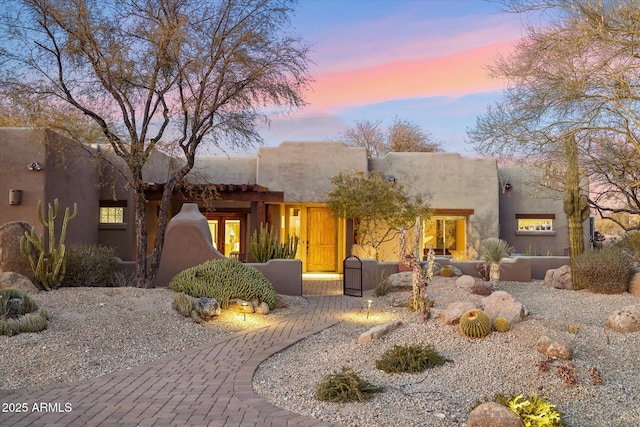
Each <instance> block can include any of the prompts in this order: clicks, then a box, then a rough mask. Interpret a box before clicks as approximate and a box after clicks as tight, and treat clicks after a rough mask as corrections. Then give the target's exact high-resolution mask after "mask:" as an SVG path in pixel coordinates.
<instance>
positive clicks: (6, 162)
mask: <svg viewBox="0 0 640 427" xmlns="http://www.w3.org/2000/svg"><path fill="white" fill-rule="evenodd" d="M33 163H37V164H38V167H36V168H33V167H32V169H33V170H29V169H28V167H27V166H29V165H31V164H33ZM37 169H40V170H37ZM97 188H98V173H97V171H96V168H95V165H94V164H93V163H92V161H91V155H90V154H89V152H87V151H86V150H85V149H82V148H80V147H77V146H75V145H74V144H73V142H72V141H70V140H68V139H66V138H63V137H61V136H60V135H58V134H56V133H54V132H51V131H47V130H42V129H31V128H0V195H1V196H2V198H1V199H0V223H1V224H5V223H7V222H9V221H25V222H27V223H29V224H30V225H31V226H35V227H36V228H37V230H38V234H41V233H43V232H44V226H42V224H40V221H39V220H38V212H37V204H38V200H41V201H42V202H43V207H44V209H45V210H46V207H47V204H48V203H52V205H53V201H54V199H56V198H57V199H58V203H59V213H58V219H57V221H56V228H57V230H58V232H59V231H60V228H61V226H62V218H63V217H64V209H65V208H66V207H69V208H70V209H71V210H72V209H73V204H74V203H77V204H78V214H77V216H76V217H75V218H74V219H73V220H72V221H71V222H70V223H69V227H68V231H67V237H66V242H67V243H87V244H88V243H95V242H96V241H97V240H98V191H97ZM10 189H17V190H21V193H22V198H21V199H22V200H21V204H19V205H10V204H9V190H10ZM45 234H46V233H45Z"/></svg>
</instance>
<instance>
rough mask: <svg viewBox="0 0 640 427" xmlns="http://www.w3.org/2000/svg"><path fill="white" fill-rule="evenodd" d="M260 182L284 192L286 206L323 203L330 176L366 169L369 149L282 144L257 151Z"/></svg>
mask: <svg viewBox="0 0 640 427" xmlns="http://www.w3.org/2000/svg"><path fill="white" fill-rule="evenodd" d="M257 167H258V172H257V183H258V184H259V185H263V186H265V187H267V188H269V189H270V190H273V191H284V194H285V196H284V201H285V203H313V202H315V203H322V202H324V200H325V198H326V196H327V194H328V193H329V192H330V191H331V189H332V185H331V177H333V176H335V175H337V174H338V173H340V172H342V171H349V170H351V171H352V170H361V171H366V170H367V154H366V150H365V149H364V148H361V147H347V146H346V145H344V144H343V143H341V142H331V141H330V142H283V143H282V144H280V145H279V146H277V147H260V149H259V150H258V163H257Z"/></svg>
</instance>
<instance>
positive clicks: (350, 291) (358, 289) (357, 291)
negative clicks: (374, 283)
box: [342, 256, 362, 297]
mask: <svg viewBox="0 0 640 427" xmlns="http://www.w3.org/2000/svg"><path fill="white" fill-rule="evenodd" d="M342 267H343V271H344V274H343V275H342V292H343V293H344V294H345V295H348V296H351V297H361V296H362V261H360V258H358V257H357V256H350V257H349V258H346V259H345V260H344V261H343V262H342Z"/></svg>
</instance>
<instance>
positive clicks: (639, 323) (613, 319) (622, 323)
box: [604, 304, 640, 333]
mask: <svg viewBox="0 0 640 427" xmlns="http://www.w3.org/2000/svg"><path fill="white" fill-rule="evenodd" d="M604 326H605V327H607V328H609V329H611V330H613V331H616V332H622V333H630V332H640V304H636V305H630V306H628V307H625V308H623V309H622V310H618V311H616V312H615V313H613V314H612V315H611V316H609V318H608V319H607V321H606V322H605V324H604Z"/></svg>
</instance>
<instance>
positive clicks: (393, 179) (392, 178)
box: [389, 176, 396, 184]
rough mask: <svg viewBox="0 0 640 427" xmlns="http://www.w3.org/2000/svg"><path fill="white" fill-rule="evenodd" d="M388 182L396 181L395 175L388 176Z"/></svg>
mask: <svg viewBox="0 0 640 427" xmlns="http://www.w3.org/2000/svg"><path fill="white" fill-rule="evenodd" d="M389 182H390V183H392V184H393V183H394V182H396V177H395V176H390V177H389Z"/></svg>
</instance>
